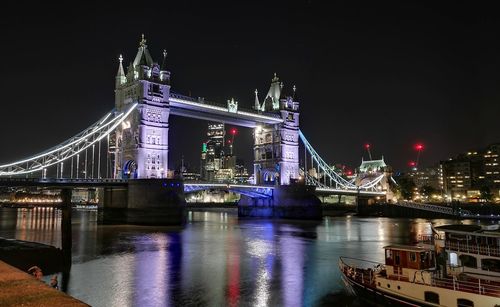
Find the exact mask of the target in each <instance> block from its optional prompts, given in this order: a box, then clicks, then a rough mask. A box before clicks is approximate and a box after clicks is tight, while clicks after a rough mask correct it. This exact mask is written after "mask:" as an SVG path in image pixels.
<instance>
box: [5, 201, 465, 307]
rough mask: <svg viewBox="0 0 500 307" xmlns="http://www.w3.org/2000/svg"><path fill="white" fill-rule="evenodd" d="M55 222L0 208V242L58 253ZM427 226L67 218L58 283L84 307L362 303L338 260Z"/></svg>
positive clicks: (338, 220) (370, 254)
mask: <svg viewBox="0 0 500 307" xmlns="http://www.w3.org/2000/svg"><path fill="white" fill-rule="evenodd" d="M60 219H61V214H60V211H58V210H54V209H30V210H28V209H0V237H6V238H16V239H20V240H27V241H36V242H41V243H46V244H50V245H54V246H58V247H60V245H61V235H60ZM431 222H432V223H434V224H436V225H442V224H451V223H453V221H451V220H432V221H430V220H425V219H391V218H357V217H351V216H347V217H325V218H323V220H322V221H318V222H299V221H277V220H239V219H238V217H237V213H236V211H235V210H225V211H190V212H189V213H188V223H187V224H186V225H185V226H184V227H145V226H103V225H98V224H97V212H96V211H92V210H89V211H85V210H83V211H74V212H73V221H72V229H73V233H72V235H73V249H72V266H71V270H70V272H69V273H66V274H64V275H63V274H62V273H60V274H59V280H60V281H61V283H62V284H63V288H64V290H65V291H66V292H67V293H68V294H70V295H72V296H74V297H76V298H78V299H80V300H82V301H84V302H86V303H88V304H90V305H92V306H173V305H175V306H333V305H337V306H338V305H342V306H363V303H362V302H359V301H358V300H357V299H355V298H351V297H350V296H348V295H347V294H346V293H345V290H344V286H343V284H342V281H341V278H340V272H339V270H338V268H337V262H338V259H339V257H340V256H347V257H356V258H362V259H369V260H373V261H383V256H384V252H383V247H384V246H386V245H389V244H393V243H410V242H412V241H415V239H416V238H417V236H418V235H419V234H431V224H430V223H431ZM465 222H466V223H474V221H465ZM42 269H43V268H42ZM50 277H51V276H46V277H45V279H46V281H47V282H48V281H49V280H50ZM63 279H64V281H62V280H63Z"/></svg>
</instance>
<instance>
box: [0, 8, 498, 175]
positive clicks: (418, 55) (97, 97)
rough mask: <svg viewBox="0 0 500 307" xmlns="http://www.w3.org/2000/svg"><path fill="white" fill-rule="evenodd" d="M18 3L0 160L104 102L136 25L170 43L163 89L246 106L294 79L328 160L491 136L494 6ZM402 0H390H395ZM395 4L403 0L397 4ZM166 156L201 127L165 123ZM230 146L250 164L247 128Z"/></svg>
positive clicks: (426, 157)
mask: <svg viewBox="0 0 500 307" xmlns="http://www.w3.org/2000/svg"><path fill="white" fill-rule="evenodd" d="M101 2H102V3H100V2H99V3H98V2H91V1H88V2H87V1H86V2H82V3H81V4H77V3H76V4H75V3H69V2H68V3H67V4H64V5H60V4H57V5H56V4H47V3H45V2H44V3H43V4H32V3H29V2H25V1H15V4H13V5H12V7H11V8H9V9H5V10H3V11H4V12H3V13H4V14H2V15H3V17H2V19H0V34H1V35H0V39H1V41H2V43H1V46H2V47H1V48H0V59H1V61H2V63H1V65H0V78H1V79H0V80H1V83H0V84H1V86H2V99H1V105H2V111H1V114H2V116H1V119H2V120H1V121H0V131H1V132H0V135H1V138H2V143H1V144H2V145H1V150H0V163H3V162H10V161H11V160H15V159H17V158H21V157H23V156H27V155H31V154H34V153H36V152H39V151H41V150H43V149H46V148H48V147H51V146H53V145H55V144H57V143H58V142H61V141H63V140H65V139H67V138H68V137H70V136H72V135H74V134H75V133H77V132H79V131H80V130H82V129H83V128H85V127H87V126H88V125H89V124H90V123H92V122H94V121H96V120H97V119H98V118H99V117H100V116H102V115H103V114H104V113H105V112H107V111H109V110H110V109H112V108H113V106H114V92H113V90H114V81H115V80H114V77H115V74H116V70H117V65H118V64H117V57H118V55H119V54H120V53H123V55H124V57H125V63H128V62H129V61H132V60H133V57H134V56H135V54H136V52H137V47H138V42H139V39H140V35H141V33H144V34H145V35H146V39H147V40H148V46H149V49H150V51H151V53H152V55H153V57H154V58H155V59H158V61H159V58H160V55H161V51H162V50H163V49H167V51H168V62H169V64H168V67H169V69H170V71H171V73H172V90H173V91H176V92H179V93H184V94H189V93H191V94H192V95H193V96H195V97H197V96H203V97H205V98H207V99H210V100H218V101H221V102H225V101H226V99H228V98H230V97H235V98H236V99H237V100H238V101H239V102H240V104H242V105H245V106H248V107H249V106H251V105H252V104H253V100H254V94H253V92H254V90H255V88H258V89H259V91H260V94H261V99H262V98H263V95H265V93H266V92H267V89H268V86H269V83H270V80H271V78H272V75H273V73H274V72H276V73H277V74H278V76H279V77H280V78H281V80H282V81H283V82H284V83H285V88H286V87H288V88H290V87H291V86H292V85H294V84H295V85H296V86H297V96H298V98H299V101H300V103H301V105H300V108H301V129H302V130H303V131H304V133H305V134H306V136H307V137H308V138H309V140H310V142H311V143H312V144H313V146H314V147H315V148H316V150H317V151H319V153H320V154H321V155H322V156H323V157H324V158H325V159H326V160H327V161H329V162H337V163H345V164H347V165H350V166H357V165H358V164H359V161H360V160H361V156H362V155H363V154H364V152H363V144H364V143H365V142H370V143H371V144H372V150H373V154H374V156H380V155H381V154H383V155H384V156H385V159H386V161H387V162H388V163H389V164H391V165H393V166H395V167H396V168H397V169H404V168H405V166H406V163H407V162H408V161H409V160H413V159H415V156H416V153H415V152H414V150H413V149H412V145H413V144H414V143H415V142H417V141H421V142H423V143H424V144H425V146H426V149H425V151H424V152H423V154H422V156H421V162H422V164H425V165H430V164H433V163H435V162H437V161H439V160H440V159H446V158H448V157H449V156H453V155H455V154H457V153H459V152H461V151H465V150H468V149H471V148H476V147H481V146H485V145H487V144H488V143H492V142H498V141H500V129H499V126H500V125H499V115H500V87H499V84H500V74H499V72H500V43H499V42H500V37H499V35H500V21H499V19H498V18H496V17H497V10H496V9H494V7H486V6H479V5H478V4H476V3H475V2H472V1H469V2H467V4H459V3H454V4H451V3H444V2H440V3H438V2H439V1H433V2H428V3H427V2H423V1H415V2H411V1H398V2H392V3H390V2H385V1H370V2H366V3H363V2H358V1H325V2H317V1H296V2H292V1H282V2H272V1H263V2H259V1H248V2H242V3H243V4H242V3H240V2H239V1H230V2H219V1H200V2H196V1H175V2H174V1H172V2H170V1H147V2H140V1H136V2H134V3H135V4H133V5H132V6H129V5H128V4H127V3H126V1H122V2H117V3H110V2H106V3H105V2H104V1H101ZM400 2H401V3H400ZM402 2H405V3H402ZM170 124H171V130H170V137H171V141H170V147H171V155H170V161H171V162H172V163H177V161H179V160H180V156H181V155H182V154H184V155H185V157H186V160H187V161H189V162H191V163H192V164H193V165H197V164H198V160H199V150H200V146H201V141H202V140H203V139H204V137H203V135H204V133H205V128H206V123H205V122H202V121H199V120H193V119H185V118H172V119H171V122H170ZM236 142H237V144H238V146H237V150H236V153H237V154H238V155H240V156H242V157H243V158H244V159H245V160H247V163H250V162H251V150H250V149H251V131H250V130H249V129H241V130H240V134H239V136H238V139H237V141H236Z"/></svg>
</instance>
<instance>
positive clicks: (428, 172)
mask: <svg viewBox="0 0 500 307" xmlns="http://www.w3.org/2000/svg"><path fill="white" fill-rule="evenodd" d="M406 175H407V176H408V177H409V178H411V180H412V181H413V182H414V183H415V187H416V188H417V189H421V188H423V187H431V188H432V189H433V190H434V191H436V193H437V194H439V195H441V194H442V193H443V190H444V182H443V168H442V164H439V165H437V166H435V167H425V168H422V169H416V170H415V169H412V171H410V172H408V173H407V174H406Z"/></svg>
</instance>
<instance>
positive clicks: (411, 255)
mask: <svg viewBox="0 0 500 307" xmlns="http://www.w3.org/2000/svg"><path fill="white" fill-rule="evenodd" d="M410 261H411V262H415V261H417V254H416V253H415V252H410Z"/></svg>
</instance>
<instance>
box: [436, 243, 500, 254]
mask: <svg viewBox="0 0 500 307" xmlns="http://www.w3.org/2000/svg"><path fill="white" fill-rule="evenodd" d="M445 248H447V249H450V250H454V251H457V252H465V253H470V254H478V255H484V256H493V257H500V248H499V247H497V246H489V245H479V244H469V243H467V242H465V243H461V242H450V241H446V242H445Z"/></svg>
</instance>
